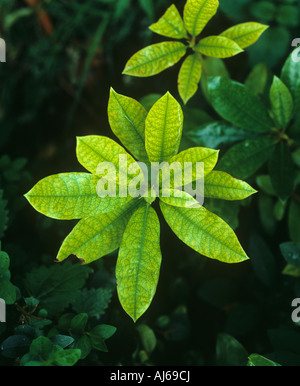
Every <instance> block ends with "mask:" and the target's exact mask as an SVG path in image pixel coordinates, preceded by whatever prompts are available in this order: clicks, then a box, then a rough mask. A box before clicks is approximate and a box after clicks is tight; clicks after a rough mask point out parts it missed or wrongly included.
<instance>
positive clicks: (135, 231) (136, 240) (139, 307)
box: [116, 203, 161, 322]
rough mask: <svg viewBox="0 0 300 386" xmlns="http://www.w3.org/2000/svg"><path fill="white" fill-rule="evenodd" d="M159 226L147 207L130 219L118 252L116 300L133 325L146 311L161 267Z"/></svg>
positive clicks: (145, 205)
mask: <svg viewBox="0 0 300 386" xmlns="http://www.w3.org/2000/svg"><path fill="white" fill-rule="evenodd" d="M159 238H160V225H159V220H158V217H157V214H156V212H155V210H154V209H153V208H152V207H151V206H150V205H148V204H146V203H145V204H144V205H143V206H141V207H140V208H138V209H137V210H136V211H135V212H134V214H133V215H132V217H131V219H130V221H129V223H128V225H127V227H126V230H125V232H124V235H123V239H122V243H121V246H120V250H119V255H118V260H117V265H116V278H117V283H118V286H117V290H118V296H119V300H120V302H121V304H122V307H123V308H124V310H125V311H126V312H127V313H128V314H129V315H130V316H131V318H132V319H133V320H134V322H136V321H137V319H138V318H139V317H140V316H141V315H143V313H144V312H145V311H146V310H147V309H148V307H149V305H150V303H151V301H152V299H153V297H154V294H155V291H156V286H157V282H158V278H159V270H160V264H161V251H160V244H159Z"/></svg>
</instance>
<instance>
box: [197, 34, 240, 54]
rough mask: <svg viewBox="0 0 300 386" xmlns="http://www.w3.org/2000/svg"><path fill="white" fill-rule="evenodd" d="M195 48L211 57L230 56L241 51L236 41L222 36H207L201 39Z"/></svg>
mask: <svg viewBox="0 0 300 386" xmlns="http://www.w3.org/2000/svg"><path fill="white" fill-rule="evenodd" d="M195 50H196V51H197V52H200V53H201V54H203V55H206V56H211V57H213V58H230V57H231V56H235V55H237V54H239V53H241V52H243V49H242V48H241V47H240V46H239V45H238V44H237V43H236V42H234V41H233V40H231V39H229V38H226V37H224V36H208V37H206V38H204V39H201V40H200V41H199V43H198V44H197V45H196V47H195Z"/></svg>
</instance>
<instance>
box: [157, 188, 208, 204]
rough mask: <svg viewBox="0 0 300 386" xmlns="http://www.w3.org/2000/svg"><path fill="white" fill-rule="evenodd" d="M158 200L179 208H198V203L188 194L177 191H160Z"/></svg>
mask: <svg viewBox="0 0 300 386" xmlns="http://www.w3.org/2000/svg"><path fill="white" fill-rule="evenodd" d="M159 198H160V200H161V201H162V202H164V203H165V204H168V205H172V206H178V207H180V208H199V207H200V204H199V202H198V201H197V200H196V199H195V198H194V197H192V196H191V195H190V194H189V193H187V192H185V191H183V190H179V189H161V190H160V192H159Z"/></svg>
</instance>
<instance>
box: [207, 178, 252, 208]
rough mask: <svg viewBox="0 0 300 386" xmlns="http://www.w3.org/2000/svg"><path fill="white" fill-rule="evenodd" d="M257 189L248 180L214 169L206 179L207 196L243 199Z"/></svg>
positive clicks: (231, 199)
mask: <svg viewBox="0 0 300 386" xmlns="http://www.w3.org/2000/svg"><path fill="white" fill-rule="evenodd" d="M254 193H256V190H255V189H253V188H251V186H250V185H248V184H247V183H246V182H244V181H242V180H238V179H236V178H234V177H232V176H231V175H229V174H227V173H225V172H218V171H212V172H211V173H209V174H208V175H207V176H206V177H205V180H204V195H205V197H211V198H220V199H223V200H230V201H233V200H243V199H245V198H247V197H249V196H251V195H252V194H254Z"/></svg>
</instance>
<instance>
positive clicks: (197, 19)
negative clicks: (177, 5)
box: [183, 0, 219, 36]
mask: <svg viewBox="0 0 300 386" xmlns="http://www.w3.org/2000/svg"><path fill="white" fill-rule="evenodd" d="M218 7H219V1H218V0H187V2H186V4H185V7H184V13H183V20H184V24H185V27H186V29H187V30H188V32H189V33H190V34H191V35H192V36H198V35H199V34H200V33H201V32H202V30H203V29H204V27H205V26H206V24H207V23H208V22H209V21H210V19H211V18H212V17H213V16H214V15H215V14H216V12H217V10H218Z"/></svg>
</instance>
